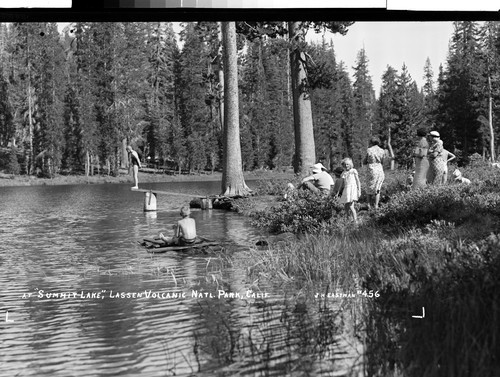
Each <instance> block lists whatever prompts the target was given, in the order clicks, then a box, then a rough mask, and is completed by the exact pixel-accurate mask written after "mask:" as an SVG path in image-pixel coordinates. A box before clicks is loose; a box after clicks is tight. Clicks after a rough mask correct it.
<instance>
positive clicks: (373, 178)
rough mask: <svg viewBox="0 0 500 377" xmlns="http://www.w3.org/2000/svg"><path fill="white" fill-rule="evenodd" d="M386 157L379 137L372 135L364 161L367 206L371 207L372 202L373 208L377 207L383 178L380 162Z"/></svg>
mask: <svg viewBox="0 0 500 377" xmlns="http://www.w3.org/2000/svg"><path fill="white" fill-rule="evenodd" d="M387 157H388V156H387V153H386V151H385V150H383V149H382V148H380V139H379V138H378V137H372V138H371V140H370V148H368V149H367V150H366V156H365V160H364V163H365V164H368V189H367V196H368V207H371V205H372V203H373V206H374V207H375V209H377V208H378V203H379V201H380V189H381V188H382V183H384V179H385V174H384V168H383V165H382V163H383V161H384V159H385V158H387Z"/></svg>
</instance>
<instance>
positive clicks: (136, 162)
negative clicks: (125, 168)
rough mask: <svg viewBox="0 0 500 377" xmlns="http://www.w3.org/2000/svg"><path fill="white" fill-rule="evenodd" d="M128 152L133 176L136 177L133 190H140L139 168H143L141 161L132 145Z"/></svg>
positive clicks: (128, 147)
mask: <svg viewBox="0 0 500 377" xmlns="http://www.w3.org/2000/svg"><path fill="white" fill-rule="evenodd" d="M127 152H128V156H129V159H130V165H131V167H132V175H133V177H134V187H132V189H138V188H139V177H138V176H139V168H140V167H141V160H140V159H139V155H138V154H137V152H136V151H134V150H133V149H132V147H131V146H130V145H128V146H127Z"/></svg>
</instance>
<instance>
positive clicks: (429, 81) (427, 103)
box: [422, 58, 437, 129]
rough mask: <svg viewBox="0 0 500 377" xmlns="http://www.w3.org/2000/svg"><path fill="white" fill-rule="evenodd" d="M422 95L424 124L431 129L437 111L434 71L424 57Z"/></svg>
mask: <svg viewBox="0 0 500 377" xmlns="http://www.w3.org/2000/svg"><path fill="white" fill-rule="evenodd" d="M422 94H423V96H424V116H425V119H424V122H423V123H424V125H425V127H426V128H427V129H431V128H432V125H433V124H435V122H436V120H435V114H436V111H437V95H436V90H435V84H434V72H433V70H432V65H431V61H430V59H429V58H427V59H426V61H425V65H424V86H423V87H422Z"/></svg>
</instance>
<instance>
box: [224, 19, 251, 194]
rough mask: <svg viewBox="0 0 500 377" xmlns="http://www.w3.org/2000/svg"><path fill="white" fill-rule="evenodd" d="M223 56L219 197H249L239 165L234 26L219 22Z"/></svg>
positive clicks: (232, 23)
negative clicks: (220, 192)
mask: <svg viewBox="0 0 500 377" xmlns="http://www.w3.org/2000/svg"><path fill="white" fill-rule="evenodd" d="M222 45H223V49H224V50H223V57H224V62H223V64H224V67H223V68H224V78H225V81H226V82H225V86H224V144H223V148H224V156H223V161H222V187H221V189H222V194H223V195H227V196H234V195H248V194H249V193H250V189H249V188H248V186H247V185H246V184H245V179H244V177H243V168H242V166H241V144H240V124H239V109H238V65H237V50H236V25H235V23H234V22H223V23H222Z"/></svg>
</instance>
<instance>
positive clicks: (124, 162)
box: [121, 138, 128, 169]
mask: <svg viewBox="0 0 500 377" xmlns="http://www.w3.org/2000/svg"><path fill="white" fill-rule="evenodd" d="M121 157H122V158H121V168H122V169H127V168H128V153H127V139H126V138H123V139H122V151H121Z"/></svg>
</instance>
